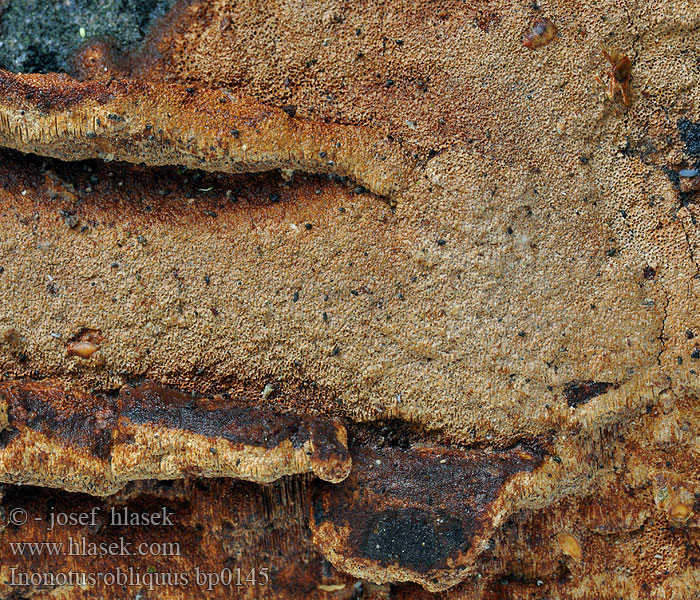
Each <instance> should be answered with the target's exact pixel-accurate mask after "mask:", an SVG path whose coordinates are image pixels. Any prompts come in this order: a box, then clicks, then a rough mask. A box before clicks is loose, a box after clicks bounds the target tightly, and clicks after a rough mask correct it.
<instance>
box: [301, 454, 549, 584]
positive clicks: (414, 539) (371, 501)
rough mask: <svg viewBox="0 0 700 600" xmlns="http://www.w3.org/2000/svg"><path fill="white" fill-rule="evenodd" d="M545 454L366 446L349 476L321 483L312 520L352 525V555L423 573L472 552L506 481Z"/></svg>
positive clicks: (318, 526)
mask: <svg viewBox="0 0 700 600" xmlns="http://www.w3.org/2000/svg"><path fill="white" fill-rule="evenodd" d="M541 461H542V457H541V456H540V455H539V454H538V453H534V452H531V451H528V450H525V449H524V448H514V449H511V450H505V451H500V452H499V451H483V450H458V449H448V448H435V447H433V448H429V447H413V448H412V449H411V450H402V449H400V448H396V447H391V446H388V447H383V448H378V447H376V446H360V445H358V444H357V443H355V444H353V469H352V472H351V474H350V477H348V479H346V480H345V482H343V483H340V484H338V485H336V486H332V487H331V486H325V485H319V486H317V489H316V490H315V492H314V500H313V511H312V512H313V526H314V529H315V531H316V535H317V537H318V538H319V539H325V538H327V537H328V536H330V533H329V532H330V531H339V530H340V529H341V528H343V527H349V529H350V533H349V535H348V537H347V540H345V543H344V544H343V545H342V547H336V551H337V552H338V553H339V554H342V555H344V556H345V557H346V558H359V559H362V560H370V561H376V562H377V563H378V564H381V565H383V566H387V565H391V564H394V565H397V566H398V567H399V568H403V569H408V570H411V571H415V572H417V573H421V574H427V573H429V572H434V571H435V570H439V569H441V568H445V567H446V561H447V560H448V559H449V558H451V559H453V560H457V559H459V558H460V555H464V554H465V553H467V552H468V551H469V550H470V549H471V548H472V546H473V544H474V541H475V539H476V538H477V536H479V534H480V533H482V531H483V530H484V528H487V527H488V525H487V521H488V519H489V516H490V515H489V511H490V509H491V507H492V504H493V503H494V502H495V501H496V500H497V498H498V496H499V494H500V493H501V491H502V489H503V485H504V484H505V482H506V481H507V480H509V479H510V478H511V477H512V476H514V475H516V474H518V473H527V472H531V471H533V470H534V469H535V468H536V467H537V466H538V465H539V464H540V463H541Z"/></svg>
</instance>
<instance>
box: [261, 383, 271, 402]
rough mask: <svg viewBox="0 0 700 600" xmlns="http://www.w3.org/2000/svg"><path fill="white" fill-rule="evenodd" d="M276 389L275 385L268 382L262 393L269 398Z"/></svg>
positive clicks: (264, 397) (265, 398)
mask: <svg viewBox="0 0 700 600" xmlns="http://www.w3.org/2000/svg"><path fill="white" fill-rule="evenodd" d="M274 389H275V387H274V386H273V385H272V384H271V383H268V384H267V385H266V386H265V387H264V388H263V391H262V392H260V395H261V396H262V397H263V399H264V400H267V397H268V396H269V395H270V394H271V393H272V392H273V391H274Z"/></svg>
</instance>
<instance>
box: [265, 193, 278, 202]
mask: <svg viewBox="0 0 700 600" xmlns="http://www.w3.org/2000/svg"><path fill="white" fill-rule="evenodd" d="M267 199H268V200H269V201H270V202H279V201H280V195H279V194H270V195H269V196H268V197H267Z"/></svg>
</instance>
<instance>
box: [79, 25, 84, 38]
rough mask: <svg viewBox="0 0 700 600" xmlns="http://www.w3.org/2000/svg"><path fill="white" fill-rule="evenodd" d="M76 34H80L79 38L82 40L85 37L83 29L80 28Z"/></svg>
mask: <svg viewBox="0 0 700 600" xmlns="http://www.w3.org/2000/svg"><path fill="white" fill-rule="evenodd" d="M78 33H79V34H80V37H81V38H84V37H85V27H81V28H80V29H79V30H78Z"/></svg>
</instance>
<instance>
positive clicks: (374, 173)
mask: <svg viewBox="0 0 700 600" xmlns="http://www.w3.org/2000/svg"><path fill="white" fill-rule="evenodd" d="M0 146H7V147H9V148H14V149H17V150H21V151H22V152H33V153H36V154H39V155H43V156H51V157H54V158H59V159H62V160H84V159H88V158H103V159H105V160H121V161H125V162H132V163H144V164H146V165H149V166H161V165H182V166H185V167H190V168H197V169H202V170H205V171H218V172H224V173H253V172H260V171H269V170H274V169H292V170H299V171H304V172H307V173H329V174H336V175H341V176H347V177H349V178H350V179H352V180H353V181H355V182H356V183H358V184H360V185H362V186H363V187H365V188H367V189H368V190H370V191H372V192H374V193H376V194H378V195H380V196H387V197H391V196H393V195H394V194H396V193H397V192H398V191H400V190H401V189H402V188H403V187H404V186H405V185H406V181H407V175H408V173H409V171H410V170H411V169H410V167H409V166H408V162H407V161H406V159H405V158H404V155H403V153H402V151H401V150H400V148H398V147H397V146H395V145H393V144H392V143H391V142H390V141H389V140H387V139H386V138H384V137H382V136H381V135H379V134H378V133H377V132H375V131H374V130H372V129H369V128H367V127H361V126H352V125H337V124H326V123H320V122H313V121H308V120H305V119H301V118H298V117H293V116H290V114H289V113H288V112H286V111H285V110H283V109H281V108H275V107H272V106H267V105H264V104H261V103H260V102H257V101H256V100H253V99H252V98H248V97H246V96H243V95H235V94H232V93H230V92H229V91H227V90H216V89H207V88H200V89H197V90H194V89H193V88H186V87H184V86H180V85H176V84H160V83H149V82H145V81H141V80H134V79H113V80H109V81H78V80H76V79H72V78H71V77H68V76H65V75H57V74H54V73H48V74H45V75H38V74H31V75H22V74H15V73H10V72H8V71H4V70H2V69H0Z"/></svg>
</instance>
